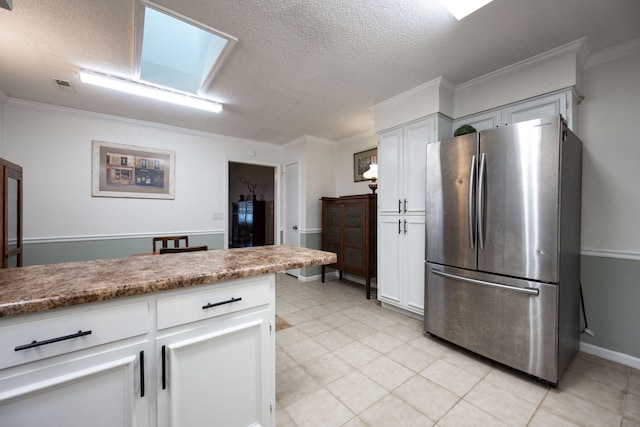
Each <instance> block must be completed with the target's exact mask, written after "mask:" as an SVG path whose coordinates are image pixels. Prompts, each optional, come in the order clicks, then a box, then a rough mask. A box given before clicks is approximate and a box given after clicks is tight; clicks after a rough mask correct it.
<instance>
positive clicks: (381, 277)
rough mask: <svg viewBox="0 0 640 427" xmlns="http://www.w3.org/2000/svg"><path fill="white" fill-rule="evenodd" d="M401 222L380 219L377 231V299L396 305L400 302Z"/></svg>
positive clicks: (399, 220)
mask: <svg viewBox="0 0 640 427" xmlns="http://www.w3.org/2000/svg"><path fill="white" fill-rule="evenodd" d="M401 221H402V220H401V219H400V217H398V216H383V217H380V227H379V229H378V299H379V300H380V301H384V302H389V303H392V304H394V305H398V304H399V303H400V301H401V300H402V288H403V284H402V270H401V264H400V238H401V232H402V222H401Z"/></svg>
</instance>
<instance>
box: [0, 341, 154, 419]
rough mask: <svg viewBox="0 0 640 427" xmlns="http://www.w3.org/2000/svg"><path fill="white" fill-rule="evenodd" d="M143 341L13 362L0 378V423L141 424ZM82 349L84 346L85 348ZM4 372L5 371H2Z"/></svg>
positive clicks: (144, 416)
mask: <svg viewBox="0 0 640 427" xmlns="http://www.w3.org/2000/svg"><path fill="white" fill-rule="evenodd" d="M146 349H147V345H146V343H140V344H136V345H131V346H127V347H124V348H119V349H117V350H111V351H104V352H101V353H99V354H97V355H92V356H84V357H77V356H76V358H74V359H70V360H66V361H63V362H60V360H61V359H65V358H64V357H59V358H57V359H56V360H58V362H53V361H51V362H49V361H48V363H47V364H46V365H45V364H39V368H38V369H35V368H30V365H25V366H27V368H21V367H18V368H16V369H15V370H16V371H17V372H21V373H19V374H17V375H7V376H6V377H5V378H2V379H0V425H3V426H20V427H30V426H33V427H40V426H61V427H62V426H64V427H86V426H89V425H90V426H92V427H94V426H96V427H112V426H131V427H133V426H147V425H148V418H149V417H148V415H149V414H148V403H147V400H148V397H146V396H142V394H143V390H144V382H143V381H144V380H143V375H144V374H142V373H141V369H142V368H146V373H147V374H148V366H149V365H148V364H147V363H146V362H145V363H144V366H141V363H140V361H141V354H143V353H141V352H144V354H148V351H146ZM85 353H86V352H85ZM5 372H6V371H5Z"/></svg>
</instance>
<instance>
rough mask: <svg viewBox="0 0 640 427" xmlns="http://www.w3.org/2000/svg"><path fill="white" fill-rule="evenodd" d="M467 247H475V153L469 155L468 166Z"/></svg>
mask: <svg viewBox="0 0 640 427" xmlns="http://www.w3.org/2000/svg"><path fill="white" fill-rule="evenodd" d="M469 170H470V172H469V206H468V207H469V247H470V248H471V249H475V248H476V223H475V221H474V220H473V219H474V217H475V215H474V214H475V212H474V206H475V203H474V200H473V195H474V194H475V186H476V155H475V154H474V155H473V156H471V165H470V166H469Z"/></svg>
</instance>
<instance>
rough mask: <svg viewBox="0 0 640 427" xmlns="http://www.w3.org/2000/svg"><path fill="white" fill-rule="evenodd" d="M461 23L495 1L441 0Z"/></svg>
mask: <svg viewBox="0 0 640 427" xmlns="http://www.w3.org/2000/svg"><path fill="white" fill-rule="evenodd" d="M439 1H440V3H441V4H442V5H443V6H444V7H446V8H447V10H448V11H449V12H451V14H452V15H453V16H455V17H456V19H457V20H458V21H459V20H461V19H462V18H464V17H465V16H467V15H469V14H471V13H473V12H475V11H476V10H478V9H480V8H481V7H482V6H485V5H486V4H488V3H491V2H492V1H493V0H439Z"/></svg>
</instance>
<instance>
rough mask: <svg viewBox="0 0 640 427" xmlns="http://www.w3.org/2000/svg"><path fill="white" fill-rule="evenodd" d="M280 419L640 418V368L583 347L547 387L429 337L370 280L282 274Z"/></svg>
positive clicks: (553, 421) (400, 422) (506, 421)
mask: <svg viewBox="0 0 640 427" xmlns="http://www.w3.org/2000/svg"><path fill="white" fill-rule="evenodd" d="M276 313H277V314H278V315H279V316H280V317H282V318H283V319H284V320H286V321H287V322H289V323H290V324H291V325H292V326H291V327H290V328H287V329H283V330H281V331H279V332H277V333H276V395H277V396H276V397H277V402H276V408H277V422H276V425H277V426H278V427H291V426H321V427H331V426H349V427H355V426H393V427H405V426H441V427H448V426H543V427H550V426H597V427H603V426H625V427H628V426H640V371H639V370H636V369H632V368H629V367H627V366H623V365H619V364H616V363H612V362H609V361H605V360H603V359H600V358H597V357H594V356H591V355H588V354H585V353H582V352H580V353H578V356H576V358H575V359H574V361H573V363H572V364H571V366H570V367H569V370H568V371H567V373H566V374H565V376H564V378H563V379H562V381H561V382H560V385H559V387H558V388H550V387H547V386H545V385H543V384H541V383H540V382H537V381H535V380H533V379H531V378H529V377H528V376H527V375H525V374H522V373H518V372H514V371H512V370H510V369H508V368H505V367H503V366H501V365H498V364H496V363H494V362H491V361H489V360H486V359H483V358H481V357H478V356H476V355H474V354H472V353H469V352H466V351H464V350H460V349H458V348H456V347H454V346H452V345H449V344H446V343H444V342H442V341H439V340H436V339H433V338H430V337H428V336H427V335H426V334H425V332H424V330H423V325H422V322H421V321H419V320H416V319H414V318H412V317H409V316H405V315H402V314H399V313H396V312H394V311H391V310H388V309H385V308H382V307H381V306H380V303H379V302H378V301H376V300H375V297H372V299H371V300H367V299H366V298H365V296H364V289H363V287H362V286H360V285H356V284H353V283H351V282H348V281H338V280H333V281H329V282H326V283H320V281H313V282H307V283H304V282H301V281H298V280H297V279H295V278H292V277H290V276H286V275H284V274H278V275H277V280H276Z"/></svg>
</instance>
